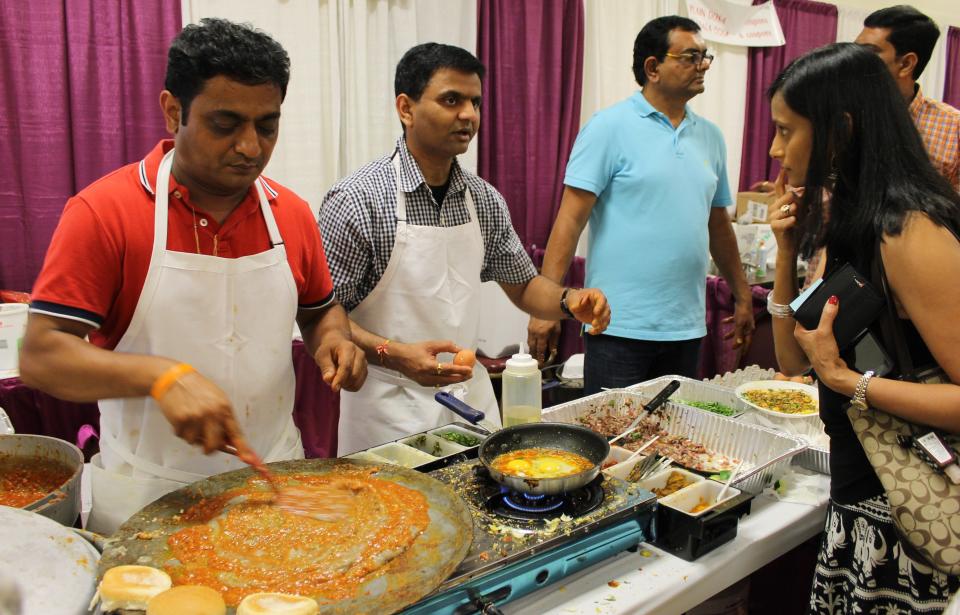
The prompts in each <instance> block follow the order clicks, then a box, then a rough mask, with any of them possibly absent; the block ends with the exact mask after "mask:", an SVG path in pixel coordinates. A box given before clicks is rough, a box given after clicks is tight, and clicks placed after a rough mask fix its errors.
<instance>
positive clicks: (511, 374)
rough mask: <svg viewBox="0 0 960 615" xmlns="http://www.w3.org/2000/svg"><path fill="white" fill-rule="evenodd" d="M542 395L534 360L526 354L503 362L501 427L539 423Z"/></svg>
mask: <svg viewBox="0 0 960 615" xmlns="http://www.w3.org/2000/svg"><path fill="white" fill-rule="evenodd" d="M542 391H543V389H542V385H541V379H540V366H539V365H537V361H536V359H534V358H533V357H531V356H530V355H529V354H527V353H517V354H515V355H513V356H512V357H510V358H509V359H507V365H506V368H504V370H503V426H504V427H511V426H513V425H520V424H523V423H538V422H540V413H541V411H542V409H543V407H542V403H543V398H542Z"/></svg>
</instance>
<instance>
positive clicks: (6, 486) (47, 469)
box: [0, 455, 73, 508]
mask: <svg viewBox="0 0 960 615" xmlns="http://www.w3.org/2000/svg"><path fill="white" fill-rule="evenodd" d="M72 475H73V470H71V469H70V468H69V467H67V465H66V464H64V463H61V462H59V461H54V460H53V459H43V458H39V457H25V456H19V455H0V506H13V507H14V508H23V507H24V506H27V505H28V504H32V503H33V502H36V501H37V500H39V499H40V498H42V497H43V496H45V495H47V494H48V493H50V492H51V491H54V490H55V489H57V488H58V487H60V486H61V485H63V484H64V483H65V482H67V480H68V479H69V478H70V477H71V476H72Z"/></svg>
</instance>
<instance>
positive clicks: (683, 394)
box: [625, 376, 747, 419]
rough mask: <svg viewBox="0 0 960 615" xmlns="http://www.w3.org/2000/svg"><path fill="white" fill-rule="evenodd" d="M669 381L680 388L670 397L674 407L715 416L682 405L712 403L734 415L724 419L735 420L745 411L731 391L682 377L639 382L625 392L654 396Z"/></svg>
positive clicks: (700, 409) (744, 406) (666, 377)
mask: <svg viewBox="0 0 960 615" xmlns="http://www.w3.org/2000/svg"><path fill="white" fill-rule="evenodd" d="M671 380H679V381H680V388H679V389H677V391H676V392H675V393H674V394H673V395H671V396H670V398H671V399H672V400H676V401H673V402H672V403H674V404H676V405H680V406H683V407H685V408H688V407H689V408H694V409H695V410H697V411H699V412H708V413H710V414H716V413H715V412H710V411H709V410H704V409H703V408H697V407H696V406H687V405H686V404H684V403H682V402H684V401H713V402H718V403H721V404H723V405H725V406H727V407H729V408H731V409H732V410H733V411H734V413H733V414H732V415H731V416H728V417H726V418H728V419H735V418H737V417H738V416H741V415H742V414H743V413H744V412H746V411H747V406H746V404H744V403H743V401H742V400H741V399H740V398H739V397H737V396H736V394H735V393H734V392H733V389H728V388H726V387H722V386H719V385H716V384H711V383H709V382H701V381H700V380H694V379H692V378H686V377H684V376H661V377H660V378H656V379H654V380H648V381H647V382H641V383H640V384H635V385H633V386H629V387H627V388H626V389H625V390H627V391H638V392H642V393H647V392H649V393H651V394H656V393H657V392H658V391H659V390H660V389H662V388H663V387H665V386H667V384H668V383H669V382H670V381H671ZM716 415H717V416H723V415H722V414H716Z"/></svg>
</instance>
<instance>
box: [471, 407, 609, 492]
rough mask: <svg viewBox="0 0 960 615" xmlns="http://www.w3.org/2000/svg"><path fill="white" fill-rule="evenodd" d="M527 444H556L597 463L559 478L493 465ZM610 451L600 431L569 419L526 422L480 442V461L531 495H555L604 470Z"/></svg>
mask: <svg viewBox="0 0 960 615" xmlns="http://www.w3.org/2000/svg"><path fill="white" fill-rule="evenodd" d="M525 448H554V449H560V450H564V451H568V452H571V453H576V454H577V455H581V456H583V457H586V458H587V459H588V460H590V462H591V463H593V467H591V468H590V469H589V470H584V471H583V472H580V473H579V474H572V475H570V476H562V477H559V478H540V479H534V478H522V477H519V476H510V475H508V474H504V473H503V472H501V471H499V470H497V469H495V468H494V467H493V460H494V459H496V458H497V457H498V456H499V455H503V454H504V453H510V452H513V451H517V450H521V449H525ZM609 454H610V445H609V444H607V439H606V438H605V437H603V436H602V435H600V434H598V433H597V432H595V431H593V430H591V429H587V428H586V427H581V426H580V425H568V424H567V423H524V424H522V425H514V426H512V427H506V428H504V429H501V430H500V431H498V432H496V433H494V434H492V435H490V436H488V437H487V439H486V440H484V441H483V442H481V443H480V451H479V456H480V462H481V463H482V464H483V465H484V466H485V467H486V468H487V471H489V472H490V477H491V478H493V480H495V481H497V482H498V483H500V484H501V485H506V486H507V487H510V488H511V489H514V490H516V491H519V492H521V493H526V494H529V495H541V494H542V495H555V494H559V493H566V492H568V491H573V490H574V489H579V488H580V487H583V486H584V485H586V484H587V483H589V482H590V481H592V480H593V479H594V478H596V477H597V474H599V473H600V466H601V465H602V464H603V461H604V459H606V458H607V455H609Z"/></svg>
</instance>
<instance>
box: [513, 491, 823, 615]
mask: <svg viewBox="0 0 960 615" xmlns="http://www.w3.org/2000/svg"><path fill="white" fill-rule="evenodd" d="M816 480H817V481H818V487H819V488H820V489H818V491H819V495H820V496H821V498H820V500H819V501H818V502H817V504H816V505H808V504H794V503H789V502H782V501H777V500H776V499H774V498H773V497H771V496H767V495H761V496H758V497H757V498H756V499H755V500H754V502H753V508H752V511H751V513H750V514H749V515H747V516H744V517H743V518H741V519H740V528H739V531H738V533H737V536H736V538H735V539H734V540H733V541H732V542H729V543H727V544H725V545H723V546H722V547H720V548H718V549H716V550H715V551H713V552H711V553H708V554H706V555H704V556H702V557H700V558H699V559H698V560H696V561H694V562H687V561H684V560H682V559H680V558H677V557H673V556H671V555H667V554H665V553H664V552H662V551H660V550H659V549H657V548H656V547H653V546H650V545H646V544H644V545H643V546H642V547H641V549H640V551H639V552H638V553H622V554H620V555H618V556H615V557H613V558H611V559H609V560H607V561H606V562H604V563H602V564H599V565H597V566H593V567H591V568H589V569H587V570H585V571H583V572H581V573H578V574H575V575H572V576H570V577H568V578H566V579H564V580H563V581H561V582H560V583H558V584H556V585H551V586H549V587H547V588H544V589H542V590H540V591H537V592H535V593H533V594H530V595H529V596H526V597H525V598H521V599H519V600H517V601H515V602H511V603H508V604H506V605H503V607H501V608H502V610H503V612H504V613H507V614H508V615H548V614H549V615H576V614H584V615H586V614H589V615H614V614H617V613H630V614H634V613H656V614H657V615H670V614H673V613H682V612H684V611H687V610H689V609H691V608H693V607H695V606H697V605H698V604H700V603H701V602H703V601H704V600H707V599H708V598H710V597H711V596H713V595H714V594H716V593H718V592H720V591H722V590H724V589H725V588H727V587H729V586H730V585H732V584H733V583H736V582H737V581H739V580H740V579H742V578H744V577H746V576H748V575H749V574H751V573H752V572H754V571H755V570H757V569H759V568H761V567H762V566H764V565H766V564H767V563H769V562H771V561H773V560H774V559H776V558H778V557H780V556H781V555H783V554H784V553H787V552H788V551H790V550H791V549H793V548H794V547H796V546H798V545H800V544H801V543H803V542H804V541H806V540H808V539H809V538H811V537H812V536H815V535H816V534H818V533H820V532H821V531H822V530H823V525H824V521H825V519H826V510H827V494H828V491H829V484H830V477H829V476H823V475H819V476H817V477H816ZM610 581H616V582H619V585H618V586H617V587H611V586H610V585H609V584H608V583H609V582H610Z"/></svg>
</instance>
